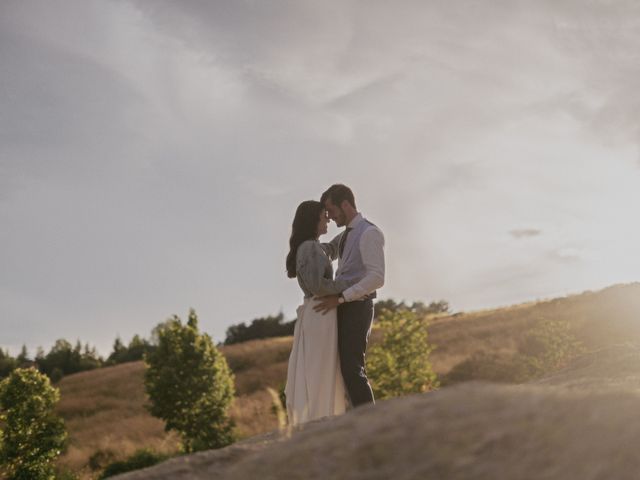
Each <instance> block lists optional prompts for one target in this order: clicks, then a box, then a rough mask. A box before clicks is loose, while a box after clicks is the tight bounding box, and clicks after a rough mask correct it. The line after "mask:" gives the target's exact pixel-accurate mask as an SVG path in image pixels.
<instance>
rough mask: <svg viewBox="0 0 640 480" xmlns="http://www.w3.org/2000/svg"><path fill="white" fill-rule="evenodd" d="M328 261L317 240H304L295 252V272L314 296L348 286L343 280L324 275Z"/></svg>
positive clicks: (328, 293)
mask: <svg viewBox="0 0 640 480" xmlns="http://www.w3.org/2000/svg"><path fill="white" fill-rule="evenodd" d="M327 262H329V259H328V258H327V255H326V253H325V252H324V250H323V248H322V247H321V246H320V244H319V243H318V242H310V241H307V242H304V243H302V245H300V246H299V247H298V252H297V254H296V274H297V275H298V277H300V280H301V281H302V283H303V284H304V286H305V287H306V288H307V289H308V290H309V291H310V292H311V293H312V294H313V295H315V296H317V297H324V296H326V295H336V294H338V293H340V292H342V291H343V290H344V289H345V288H347V287H348V284H347V282H346V281H345V280H333V279H331V278H326V277H325V276H324V272H325V268H326V265H327Z"/></svg>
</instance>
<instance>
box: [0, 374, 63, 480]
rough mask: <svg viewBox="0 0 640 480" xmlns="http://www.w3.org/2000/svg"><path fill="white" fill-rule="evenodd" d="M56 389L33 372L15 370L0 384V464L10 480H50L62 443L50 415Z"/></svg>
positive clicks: (60, 428)
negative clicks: (0, 427) (0, 429)
mask: <svg viewBox="0 0 640 480" xmlns="http://www.w3.org/2000/svg"><path fill="white" fill-rule="evenodd" d="M59 399H60V393H59V391H58V389H56V388H54V387H52V386H51V383H50V381H49V379H48V378H47V377H46V376H45V375H43V374H41V373H40V372H38V371H37V370H36V369H35V368H26V369H23V368H19V369H16V370H14V371H13V372H12V373H11V375H9V377H7V378H6V379H4V380H3V381H2V382H1V383H0V425H2V431H0V463H1V464H2V465H3V466H4V473H5V475H6V477H7V478H8V479H10V480H40V479H47V480H49V479H53V478H54V473H53V472H54V466H53V462H54V460H55V458H56V457H57V456H58V455H59V454H60V453H61V451H62V448H63V447H64V444H65V440H66V436H67V434H66V431H65V428H64V423H63V421H62V419H60V418H59V417H58V416H57V415H56V414H55V413H54V407H55V404H56V403H57V402H58V400H59Z"/></svg>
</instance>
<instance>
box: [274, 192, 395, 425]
mask: <svg viewBox="0 0 640 480" xmlns="http://www.w3.org/2000/svg"><path fill="white" fill-rule="evenodd" d="M330 220H333V221H334V222H336V225H337V226H338V227H346V228H345V229H344V230H343V231H342V232H341V233H340V234H339V235H337V236H336V237H335V238H334V239H333V240H331V242H329V243H321V242H320V240H319V238H320V236H321V235H323V234H326V233H327V225H328V224H329V221H330ZM289 246H290V251H289V254H288V256H287V262H286V265H287V274H288V276H289V278H297V279H298V284H299V285H300V288H301V289H302V291H303V292H304V302H303V304H302V305H300V306H299V307H298V309H297V314H298V317H297V320H296V323H295V329H294V335H293V348H292V350H291V355H290V357H289V367H288V371H287V384H286V387H285V396H286V405H287V416H288V418H289V424H290V425H297V424H301V423H305V422H308V421H311V420H315V419H319V418H323V417H328V416H332V415H339V414H342V413H344V412H345V411H347V410H348V409H351V408H354V407H357V406H359V405H364V404H367V403H374V399H373V392H372V390H371V385H370V384H369V380H368V379H367V374H366V369H365V352H366V349H367V343H368V340H369V334H370V333H371V324H372V322H373V299H374V298H375V297H376V290H377V289H379V288H380V287H382V285H383V284H384V271H385V267H384V236H383V234H382V231H381V230H380V229H379V228H378V227H376V226H375V225H373V224H372V223H371V222H369V221H368V220H366V219H365V218H364V217H363V216H362V214H361V213H359V212H358V210H357V209H356V202H355V198H354V196H353V192H352V191H351V189H349V187H347V186H345V185H341V184H337V185H333V186H331V187H330V188H329V189H328V190H327V191H326V192H324V193H323V194H322V197H321V199H320V202H317V201H313V200H308V201H305V202H302V203H301V204H300V205H299V206H298V209H297V210H296V213H295V217H294V219H293V225H292V232H291V238H290V240H289ZM334 260H338V270H337V271H336V275H335V278H334V275H333V264H332V261H334Z"/></svg>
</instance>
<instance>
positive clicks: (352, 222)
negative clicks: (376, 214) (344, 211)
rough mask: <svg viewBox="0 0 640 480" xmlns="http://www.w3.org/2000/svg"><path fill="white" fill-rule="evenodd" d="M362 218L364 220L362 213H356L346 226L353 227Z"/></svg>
mask: <svg viewBox="0 0 640 480" xmlns="http://www.w3.org/2000/svg"><path fill="white" fill-rule="evenodd" d="M362 220H364V218H363V217H362V214H361V213H358V214H357V215H356V216H355V217H353V220H351V222H350V223H349V225H347V228H355V227H356V226H357V225H358V224H359V223H360V222H361V221H362Z"/></svg>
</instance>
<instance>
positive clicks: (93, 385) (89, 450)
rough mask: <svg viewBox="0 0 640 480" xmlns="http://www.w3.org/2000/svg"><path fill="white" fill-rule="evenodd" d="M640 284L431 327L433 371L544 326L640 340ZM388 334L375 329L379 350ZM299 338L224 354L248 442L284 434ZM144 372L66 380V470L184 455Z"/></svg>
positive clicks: (497, 349) (502, 349)
mask: <svg viewBox="0 0 640 480" xmlns="http://www.w3.org/2000/svg"><path fill="white" fill-rule="evenodd" d="M639 313H640V284H630V285H619V286H615V287H610V288H607V289H605V290H602V291H599V292H585V293H583V294H579V295H574V296H569V297H565V298H558V299H553V300H548V301H538V302H532V303H527V304H522V305H515V306H511V307H505V308H499V309H495V310H486V311H479V312H471V313H458V314H453V315H441V316H437V317H431V318H429V319H427V321H428V325H429V326H428V329H429V336H430V339H431V342H432V343H433V344H435V345H436V347H437V348H436V350H435V351H434V352H433V353H432V363H433V366H434V369H435V371H436V373H438V374H439V375H444V374H446V373H447V372H448V371H449V370H450V369H451V368H453V367H454V366H455V365H457V364H458V363H460V362H462V361H464V360H466V359H468V358H470V357H471V356H472V355H473V354H475V353H478V352H492V353H502V354H504V355H508V354H511V353H514V352H515V351H516V348H517V345H518V342H519V340H520V339H521V338H522V337H523V335H524V334H525V333H526V332H527V331H528V330H529V329H530V328H531V327H532V326H533V325H534V324H535V323H536V322H537V321H539V320H541V319H544V318H550V319H558V320H566V321H568V322H569V323H570V325H571V328H572V330H573V332H574V333H575V335H576V336H577V337H578V338H579V339H580V340H582V342H583V343H584V344H585V345H586V346H587V348H588V349H589V350H593V349H597V348H600V347H604V346H608V345H612V344H616V343H624V342H628V341H637V340H638V339H640V321H639V319H638V317H639V315H638V314H639ZM380 336H381V332H380V331H379V330H378V329H376V328H374V330H373V333H372V339H371V341H372V343H375V342H377V341H379V339H380ZM291 341H292V339H291V337H282V338H270V339H264V340H255V341H250V342H245V343H241V344H237V345H230V346H225V347H223V348H222V352H223V354H224V355H225V357H226V358H227V361H228V362H229V365H230V366H231V368H232V369H233V371H234V372H235V375H236V379H235V381H236V393H237V398H236V399H235V401H234V404H233V407H232V412H231V413H232V417H233V419H234V420H235V422H236V425H237V432H238V434H239V436H240V437H242V438H244V437H249V436H253V435H257V434H260V433H264V432H267V431H271V430H273V429H275V428H277V421H276V417H275V415H274V414H273V413H272V412H271V406H272V400H271V397H270V395H269V393H268V392H267V391H266V388H267V387H272V388H274V389H279V388H281V387H282V385H283V383H284V381H285V377H286V368H287V359H288V355H289V350H290V348H291ZM143 373H144V364H143V363H142V362H133V363H127V364H122V365H118V366H115V367H109V368H103V369H99V370H94V371H90V372H84V373H80V374H76V375H71V376H68V377H65V378H64V379H63V380H62V381H61V382H60V383H59V384H58V386H59V387H60V390H61V401H60V404H59V408H58V410H59V412H60V414H61V415H62V416H63V417H64V419H65V421H66V424H67V428H68V430H69V432H70V445H69V449H68V451H67V452H66V453H65V454H64V456H63V457H62V458H61V460H60V463H61V465H63V466H65V467H67V468H69V469H72V470H74V471H81V472H82V475H83V478H92V475H94V472H93V470H92V468H91V465H93V467H94V468H95V469H98V468H100V467H102V466H104V465H105V464H106V463H108V462H110V461H112V460H114V459H122V458H124V457H126V456H127V455H129V454H131V453H133V451H135V450H136V449H138V448H143V447H149V448H153V449H155V450H157V451H161V452H167V453H172V452H175V451H177V449H178V444H177V438H176V436H175V435H173V434H167V433H165V432H164V430H163V424H162V422H160V421H159V420H156V419H155V418H153V417H151V416H150V415H149V414H148V413H147V412H146V410H145V409H144V404H145V394H144V387H143V383H142V378H143Z"/></svg>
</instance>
